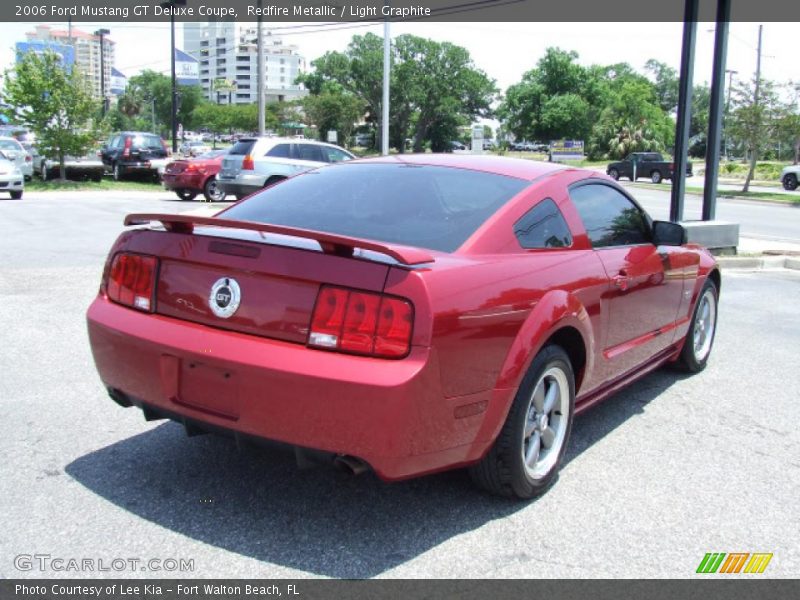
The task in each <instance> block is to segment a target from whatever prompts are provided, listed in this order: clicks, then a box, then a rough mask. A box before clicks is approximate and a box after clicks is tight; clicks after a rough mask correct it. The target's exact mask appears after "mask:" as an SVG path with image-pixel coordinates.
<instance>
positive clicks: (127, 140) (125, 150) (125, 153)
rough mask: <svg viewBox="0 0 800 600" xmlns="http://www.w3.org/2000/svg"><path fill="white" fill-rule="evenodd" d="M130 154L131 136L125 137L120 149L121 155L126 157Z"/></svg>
mask: <svg viewBox="0 0 800 600" xmlns="http://www.w3.org/2000/svg"><path fill="white" fill-rule="evenodd" d="M130 155H131V138H129V137H126V138H125V148H123V149H122V156H124V157H125V158H128V157H129V156H130Z"/></svg>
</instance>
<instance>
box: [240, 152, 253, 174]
mask: <svg viewBox="0 0 800 600" xmlns="http://www.w3.org/2000/svg"><path fill="white" fill-rule="evenodd" d="M255 168H256V163H255V162H254V161H253V157H252V156H250V155H249V154H248V155H247V156H245V157H244V160H243V161H242V170H243V171H255Z"/></svg>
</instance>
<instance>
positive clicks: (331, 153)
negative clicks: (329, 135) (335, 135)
mask: <svg viewBox="0 0 800 600" xmlns="http://www.w3.org/2000/svg"><path fill="white" fill-rule="evenodd" d="M322 150H323V152H324V153H325V157H326V158H325V160H326V162H330V163H337V162H343V161H345V160H350V155H349V154H348V153H347V152H345V151H344V150H339V149H338V148H329V147H328V146H324V147H323V149H322Z"/></svg>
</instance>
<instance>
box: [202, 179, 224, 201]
mask: <svg viewBox="0 0 800 600" xmlns="http://www.w3.org/2000/svg"><path fill="white" fill-rule="evenodd" d="M203 196H205V198H206V201H207V202H222V201H223V200H225V192H224V191H222V188H221V187H219V186H218V185H217V180H216V179H215V178H214V177H209V178H208V179H207V180H206V183H205V185H204V186H203Z"/></svg>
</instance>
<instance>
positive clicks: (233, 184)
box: [217, 137, 355, 200]
mask: <svg viewBox="0 0 800 600" xmlns="http://www.w3.org/2000/svg"><path fill="white" fill-rule="evenodd" d="M353 158H355V156H353V155H352V154H350V153H349V152H348V151H347V150H345V149H344V148H340V147H339V146H334V145H333V144H325V143H323V142H315V141H312V140H298V139H293V138H279V137H246V138H240V139H239V141H238V142H236V143H235V144H234V146H233V147H232V148H231V150H230V152H229V153H228V154H227V155H226V156H225V158H223V159H222V168H221V169H220V172H219V175H218V176H217V180H218V185H219V187H220V189H221V190H222V192H223V193H225V194H226V195H227V194H233V195H234V196H236V199H237V200H238V199H240V198H243V197H245V196H246V195H248V194H250V193H252V192H255V191H258V190H260V189H261V188H264V187H266V186H269V185H272V184H273V183H277V182H279V181H282V180H284V179H286V178H287V177H291V176H292V175H297V174H298V173H302V172H303V171H308V170H309V169H313V168H315V167H320V166H323V165H326V164H329V163H335V162H342V161H347V160H351V159H353Z"/></svg>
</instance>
